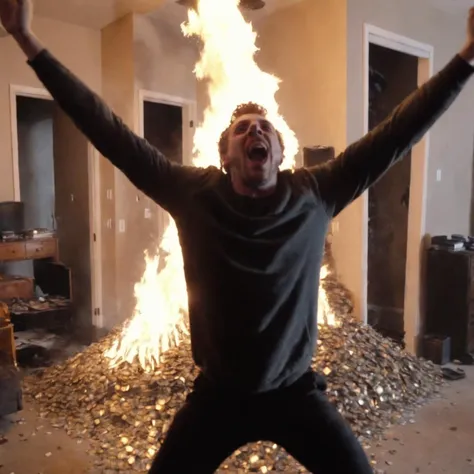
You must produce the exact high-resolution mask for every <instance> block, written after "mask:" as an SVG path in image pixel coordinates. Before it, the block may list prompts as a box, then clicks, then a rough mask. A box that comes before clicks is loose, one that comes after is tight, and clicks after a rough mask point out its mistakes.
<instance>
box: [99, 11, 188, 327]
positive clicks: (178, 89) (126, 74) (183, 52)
mask: <svg viewBox="0 0 474 474" xmlns="http://www.w3.org/2000/svg"><path fill="white" fill-rule="evenodd" d="M118 50H119V51H120V55H117V54H116V53H117V51H118ZM102 53H103V88H104V98H105V99H106V100H107V101H108V102H109V103H110V104H111V105H112V106H113V108H114V110H115V111H116V112H117V113H118V114H119V115H120V116H121V117H122V118H123V119H124V121H125V123H127V124H128V125H129V126H130V127H131V128H132V129H134V130H136V131H138V91H139V89H144V90H147V91H151V92H155V93H161V94H166V95H173V96H176V97H181V98H184V99H188V100H195V99H196V81H195V78H194V74H193V68H194V64H195V60H196V51H195V48H194V47H193V46H192V43H191V42H190V41H189V40H186V39H185V38H183V36H182V34H181V32H180V30H179V27H178V26H177V25H176V26H174V27H170V26H169V24H168V23H167V22H165V21H164V19H163V18H162V17H161V16H160V15H159V13H158V14H156V13H155V14H154V15H153V16H148V15H128V16H127V17H125V18H123V19H121V20H119V21H117V22H115V23H113V24H112V25H109V26H108V27H107V28H106V29H104V31H103V35H102ZM101 172H102V183H103V189H102V193H103V194H102V203H103V204H102V210H103V214H104V215H103V217H102V221H103V222H104V225H105V223H106V219H107V218H108V217H110V218H112V219H113V222H114V229H112V230H111V229H107V228H103V234H102V235H103V248H104V252H105V253H106V255H107V257H106V258H104V259H103V260H104V269H103V279H104V292H103V300H104V317H105V318H104V321H105V325H106V326H107V327H108V328H110V327H112V326H113V325H115V324H116V323H118V322H120V321H123V320H124V319H126V318H127V317H129V316H131V315H132V313H133V309H134V307H135V298H134V285H135V283H137V282H138V281H139V280H140V278H141V276H142V275H143V272H144V269H145V260H144V251H145V250H149V251H151V252H155V251H156V250H157V248H158V244H159V242H157V241H156V231H155V229H153V228H151V226H158V225H159V208H158V206H157V205H156V204H154V203H153V202H151V201H150V199H148V198H147V197H145V196H144V195H143V193H141V192H140V191H138V190H137V189H136V188H135V187H134V186H133V185H132V184H131V183H130V182H129V181H128V179H127V178H126V177H125V176H124V175H123V174H122V173H121V172H120V171H117V170H112V169H111V167H110V165H108V164H104V165H103V166H102V169H101ZM106 188H113V191H114V201H113V202H111V201H108V200H107V199H106V195H105V193H106ZM145 209H149V210H150V211H151V219H145ZM120 220H124V221H125V232H123V233H121V232H119V221H120ZM106 261H107V262H108V263H107V264H105V262H106ZM114 277H115V287H113V278H114Z"/></svg>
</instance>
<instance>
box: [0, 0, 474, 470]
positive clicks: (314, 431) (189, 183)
mask: <svg viewBox="0 0 474 474" xmlns="http://www.w3.org/2000/svg"><path fill="white" fill-rule="evenodd" d="M0 18H1V20H2V22H3V25H4V27H5V29H6V30H7V31H8V32H9V33H10V34H11V35H13V37H14V38H15V40H16V41H17V43H18V44H19V46H20V47H21V49H22V50H23V51H24V52H25V54H26V56H27V58H28V61H29V64H30V66H31V67H32V68H33V70H34V71H35V72H36V74H37V75H38V77H39V79H40V80H41V81H42V82H43V84H44V85H45V87H46V88H47V89H48V90H49V91H50V93H51V94H52V96H53V97H54V98H55V99H56V100H57V102H58V103H59V105H60V106H61V107H62V108H63V109H64V111H65V112H66V113H67V114H68V115H69V116H70V117H71V118H72V119H73V120H74V122H75V123H76V125H77V126H78V128H79V129H80V130H81V131H82V132H83V133H84V134H85V135H86V136H87V137H88V138H89V140H90V141H91V142H92V143H93V144H94V146H95V147H96V148H97V149H98V150H99V151H100V152H101V153H102V154H103V155H104V156H105V157H106V158H108V159H109V160H110V161H111V162H112V163H113V164H114V165H115V166H117V167H118V168H119V169H120V170H122V171H123V172H124V173H125V175H126V176H127V177H128V178H129V179H130V180H131V181H132V182H133V183H134V184H135V185H136V186H137V187H138V188H139V189H141V190H142V191H144V192H145V193H147V194H148V195H149V196H150V197H151V198H152V199H154V200H155V202H156V203H158V204H159V205H160V206H162V207H163V208H165V209H166V210H167V211H169V212H170V213H171V215H172V216H173V217H174V219H175V220H176V224H177V227H178V230H179V235H180V239H181V245H182V250H183V257H184V267H185V277H186V283H187V288H188V295H189V317H190V324H191V339H192V351H193V357H194V360H195V362H196V364H197V365H198V366H199V367H200V368H201V373H200V375H199V376H198V377H197V379H196V382H195V387H194V391H193V392H192V393H191V395H190V396H189V397H188V399H187V401H186V403H185V405H184V407H183V408H182V409H181V410H180V411H179V413H178V414H177V415H176V418H175V420H174V423H173V424H172V426H171V428H170V430H169V432H168V435H167V437H166V440H165V441H164V443H163V446H162V448H161V450H160V452H159V454H158V455H157V457H156V459H155V461H154V463H153V466H152V468H151V471H150V472H151V473H158V474H169V473H176V474H187V473H202V474H209V473H212V472H214V471H215V470H216V469H217V468H218V466H219V465H220V463H222V461H224V460H225V458H226V457H227V456H229V455H230V454H231V453H232V452H233V451H234V450H235V449H237V448H239V447H240V446H242V445H243V444H246V443H248V442H252V441H257V440H270V441H273V442H274V443H277V444H279V445H281V446H282V447H284V448H285V449H286V450H287V451H288V452H289V453H290V454H291V455H293V456H294V457H295V458H296V459H297V460H298V461H299V462H301V464H303V465H304V466H305V467H306V468H307V469H308V470H309V471H311V472H317V473H321V474H325V473H327V474H329V473H331V474H366V473H370V472H372V469H371V467H370V465H369V463H368V461H367V458H366V456H365V454H364V452H363V450H362V448H361V447H360V445H359V443H358V442H357V440H356V439H355V437H354V436H353V434H352V433H351V431H350V429H349V427H348V425H347V424H346V423H345V422H344V420H343V419H342V417H341V416H340V415H339V413H338V412H337V410H336V409H335V408H334V407H333V406H332V405H331V404H330V403H329V402H328V400H327V398H326V396H325V395H324V390H325V383H324V380H323V379H322V378H321V377H320V376H318V375H316V374H314V373H313V372H312V371H311V368H310V364H311V357H312V355H313V353H314V350H315V345H316V339H317V335H316V332H317V324H316V317H315V314H314V308H315V307H316V300H317V289H318V278H319V268H320V265H321V259H322V255H323V245H324V240H325V235H326V231H327V227H328V224H329V222H330V220H331V219H332V218H333V217H334V216H335V215H337V214H338V213H339V212H340V211H341V210H342V209H344V208H345V207H346V206H347V205H348V204H350V203H351V202H352V201H353V200H354V199H356V198H357V197H358V196H360V195H361V194H362V193H363V192H364V191H365V190H366V189H367V188H368V187H369V186H370V185H371V184H372V183H374V182H375V181H376V180H377V179H378V178H379V177H380V176H381V175H382V174H383V173H384V172H385V171H386V170H387V169H388V168H389V167H390V166H391V165H392V164H393V163H395V162H396V161H397V159H398V158H400V157H402V156H403V155H405V154H406V152H407V151H408V150H409V149H410V148H411V147H412V146H413V145H414V144H415V143H416V142H417V141H418V140H419V139H421V137H422V136H423V134H424V133H425V132H426V131H427V130H428V129H429V127H430V126H431V125H432V124H433V123H434V122H435V121H436V120H437V119H438V117H439V116H440V115H441V114H442V113H443V112H444V111H445V110H446V109H447V107H448V106H449V105H450V104H451V103H452V102H453V100H454V99H455V98H456V97H457V95H458V94H459V92H460V91H461V89H462V87H463V85H464V84H465V83H466V81H467V80H468V78H469V77H470V76H471V75H472V73H473V72H474V68H473V67H472V66H471V64H470V63H471V62H473V61H474V9H473V10H471V12H470V14H469V20H468V32H467V41H466V45H465V47H464V48H463V49H462V50H461V52H460V53H459V54H458V55H456V56H455V57H454V58H453V59H452V61H451V62H450V63H449V64H448V65H447V66H446V67H445V68H444V69H443V70H442V71H440V72H439V73H438V74H437V75H436V76H435V77H433V78H432V79H431V80H430V81H429V82H428V83H426V84H425V85H424V86H423V87H421V88H420V89H419V90H418V91H417V92H415V93H414V94H412V95H411V96H410V97H409V98H408V99H407V100H406V101H404V102H403V104H402V105H401V106H399V107H398V108H397V109H396V110H395V111H394V113H393V114H392V116H391V117H390V118H389V119H388V120H386V121H385V122H383V123H382V124H381V125H379V126H378V127H377V128H376V129H375V130H374V131H372V132H371V133H370V134H368V135H367V136H365V137H364V138H362V139H361V140H360V141H358V142H357V143H355V144H353V145H352V146H350V147H349V148H348V149H347V150H346V151H345V152H343V153H342V154H341V155H340V156H339V157H338V158H337V159H336V160H333V161H331V162H330V163H328V164H326V165H324V166H319V167H316V168H310V169H304V168H302V169H298V170H296V171H295V172H290V171H283V172H280V171H279V166H280V164H281V162H282V160H283V158H284V147H283V145H284V144H283V141H282V138H281V136H280V135H279V133H278V132H277V131H276V130H275V129H274V127H273V125H272V124H271V123H270V122H269V121H268V120H267V119H266V116H265V115H266V114H265V110H264V109H262V108H261V107H259V106H257V105H255V104H245V105H243V106H241V107H239V108H238V109H237V111H236V113H235V114H234V116H233V117H232V120H231V123H230V125H229V127H228V128H227V129H226V130H225V131H224V133H223V134H222V137H221V140H220V142H219V151H220V155H221V159H222V167H223V170H220V169H218V168H215V167H210V168H206V169H199V168H194V167H186V166H179V165H177V164H175V163H171V162H170V161H168V160H167V159H166V158H165V157H164V156H163V155H162V154H160V152H159V151H158V150H156V149H154V148H153V147H152V146H150V145H149V144H148V143H147V142H146V141H145V140H143V139H142V138H139V137H137V136H136V135H134V134H133V133H132V132H131V131H130V130H129V129H128V128H127V127H126V126H125V125H124V124H123V123H122V122H121V120H120V119H119V118H118V117H116V116H115V115H114V114H113V113H112V111H111V110H110V109H109V108H108V107H107V106H106V105H105V104H104V102H103V101H102V100H101V99H100V98H99V97H98V96H97V95H95V94H94V93H93V92H91V91H90V90H89V89H88V88H87V87H86V86H85V85H84V84H83V83H82V82H80V81H79V80H78V79H77V78H76V77H75V76H74V75H73V74H72V73H70V72H69V71H68V70H67V69H66V68H65V67H64V66H62V65H61V64H60V63H59V62H58V61H57V60H56V59H55V58H54V57H53V56H52V55H51V54H50V53H49V52H48V51H46V50H45V49H44V48H43V46H42V45H41V43H40V42H39V40H38V39H37V38H36V37H35V36H34V35H33V33H32V32H31V29H30V20H31V15H30V4H29V2H28V1H26V0H0ZM224 171H225V172H224ZM157 317H159V315H158V314H157Z"/></svg>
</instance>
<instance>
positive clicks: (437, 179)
mask: <svg viewBox="0 0 474 474" xmlns="http://www.w3.org/2000/svg"><path fill="white" fill-rule="evenodd" d="M436 181H438V182H439V181H441V168H438V169H437V170H436Z"/></svg>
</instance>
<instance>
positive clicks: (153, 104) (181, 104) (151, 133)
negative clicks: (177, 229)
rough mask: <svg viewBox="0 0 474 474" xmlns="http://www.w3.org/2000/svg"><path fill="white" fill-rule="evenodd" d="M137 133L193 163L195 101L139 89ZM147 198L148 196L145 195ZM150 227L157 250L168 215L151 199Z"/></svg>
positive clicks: (152, 248)
mask: <svg viewBox="0 0 474 474" xmlns="http://www.w3.org/2000/svg"><path fill="white" fill-rule="evenodd" d="M138 104H139V110H138V113H139V115H138V118H139V120H138V133H139V135H141V136H143V137H144V138H145V139H146V140H147V141H148V142H150V143H151V145H153V146H154V147H156V148H157V149H158V150H159V151H160V152H161V153H163V155H165V156H166V158H168V159H169V160H170V161H173V162H175V163H178V164H180V165H191V156H192V147H193V136H194V123H195V110H196V105H195V102H193V101H189V100H187V99H183V98H181V97H175V96H169V95H166V94H161V93H157V92H152V91H146V90H140V91H139V102H138ZM144 199H145V200H146V202H147V203H148V202H149V198H147V197H144ZM145 212H146V215H147V216H148V218H149V228H148V229H145V231H146V234H147V235H149V236H151V237H152V238H149V239H148V243H149V245H148V247H147V249H148V251H149V252H151V253H152V254H154V253H156V250H157V245H158V244H159V242H160V241H161V238H162V236H163V233H164V231H165V229H166V227H167V225H168V222H169V215H168V214H167V213H166V212H165V211H164V210H163V209H161V208H159V207H158V206H155V205H153V204H152V203H148V204H146V211H145Z"/></svg>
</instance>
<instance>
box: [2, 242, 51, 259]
mask: <svg viewBox="0 0 474 474" xmlns="http://www.w3.org/2000/svg"><path fill="white" fill-rule="evenodd" d="M43 258H52V259H53V260H55V261H57V260H58V239H57V238H56V237H48V238H44V239H29V240H16V241H12V242H0V261H3V262H11V261H18V260H38V259H43Z"/></svg>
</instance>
